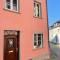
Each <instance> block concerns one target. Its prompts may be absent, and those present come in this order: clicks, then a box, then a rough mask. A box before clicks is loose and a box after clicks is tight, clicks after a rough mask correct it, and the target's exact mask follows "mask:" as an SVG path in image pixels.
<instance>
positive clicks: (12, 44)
mask: <svg viewBox="0 0 60 60" xmlns="http://www.w3.org/2000/svg"><path fill="white" fill-rule="evenodd" d="M4 41H5V42H4V60H18V59H19V44H18V37H17V35H7V36H5V37H4Z"/></svg>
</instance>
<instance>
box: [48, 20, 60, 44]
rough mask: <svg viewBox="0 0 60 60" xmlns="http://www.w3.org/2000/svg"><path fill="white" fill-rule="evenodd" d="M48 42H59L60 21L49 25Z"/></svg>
mask: <svg viewBox="0 0 60 60" xmlns="http://www.w3.org/2000/svg"><path fill="white" fill-rule="evenodd" d="M49 42H52V43H56V44H60V21H58V22H56V23H54V24H53V25H52V26H50V27H49Z"/></svg>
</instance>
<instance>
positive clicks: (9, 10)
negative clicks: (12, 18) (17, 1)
mask: <svg viewBox="0 0 60 60" xmlns="http://www.w3.org/2000/svg"><path fill="white" fill-rule="evenodd" d="M3 10H5V11H9V12H14V13H19V11H15V10H10V9H7V8H3Z"/></svg>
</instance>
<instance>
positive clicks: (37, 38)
mask: <svg viewBox="0 0 60 60" xmlns="http://www.w3.org/2000/svg"><path fill="white" fill-rule="evenodd" d="M42 47H43V34H42V33H34V48H42Z"/></svg>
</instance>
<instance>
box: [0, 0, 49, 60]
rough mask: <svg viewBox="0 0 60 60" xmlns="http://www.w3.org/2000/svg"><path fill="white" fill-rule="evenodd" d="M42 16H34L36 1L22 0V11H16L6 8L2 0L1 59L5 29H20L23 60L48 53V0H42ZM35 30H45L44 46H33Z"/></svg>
mask: <svg viewBox="0 0 60 60" xmlns="http://www.w3.org/2000/svg"><path fill="white" fill-rule="evenodd" d="M40 2H41V6H42V18H41V19H40V18H35V17H34V9H33V8H34V4H33V3H34V1H33V0H20V2H19V3H20V11H19V13H15V12H12V11H8V10H5V9H4V0H0V60H3V51H4V30H19V31H20V57H21V60H28V59H29V58H32V57H36V56H39V55H42V54H44V53H48V52H49V50H48V28H47V12H46V3H45V2H46V0H40ZM34 32H43V39H44V41H43V48H37V49H34V48H33V34H34Z"/></svg>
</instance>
